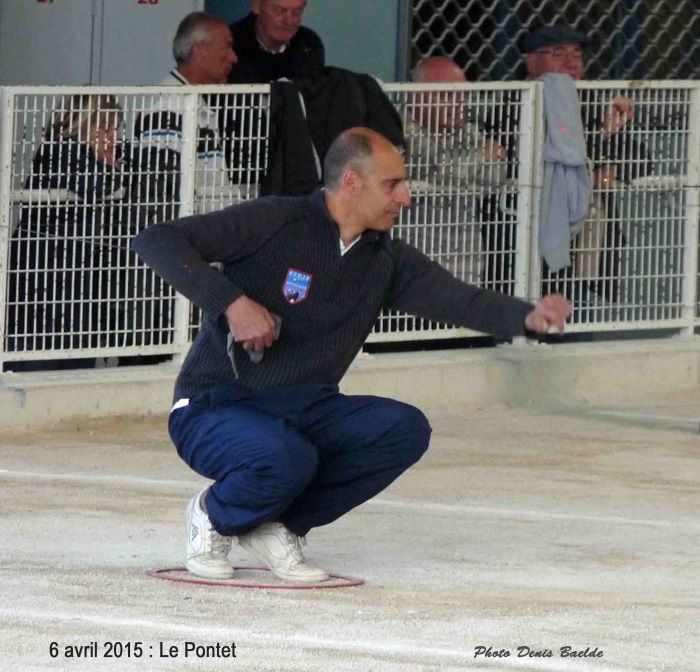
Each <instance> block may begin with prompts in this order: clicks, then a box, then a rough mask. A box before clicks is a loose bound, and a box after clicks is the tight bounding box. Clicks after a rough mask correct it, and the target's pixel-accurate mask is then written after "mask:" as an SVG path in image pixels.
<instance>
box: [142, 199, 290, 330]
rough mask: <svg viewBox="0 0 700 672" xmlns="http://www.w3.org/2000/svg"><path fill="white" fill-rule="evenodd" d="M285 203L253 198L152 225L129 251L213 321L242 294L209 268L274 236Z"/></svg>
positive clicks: (284, 216) (286, 213) (285, 214)
mask: <svg viewBox="0 0 700 672" xmlns="http://www.w3.org/2000/svg"><path fill="white" fill-rule="evenodd" d="M291 214H292V209H291V207H290V205H289V201H288V200H287V201H286V202H285V199H279V198H276V197H269V198H264V199H257V200H256V201H249V202H247V203H241V204H239V205H234V206H231V207H229V208H225V209H223V210H219V211H217V212H212V213H209V214H206V215H195V216H192V217H185V218H183V219H180V220H175V221H171V222H165V223H163V224H155V225H153V226H150V227H148V228H146V229H144V230H143V231H142V232H141V233H140V234H139V235H138V236H136V238H134V240H133V242H132V249H133V250H134V251H135V252H136V254H138V255H139V257H140V258H141V259H143V261H144V262H146V264H148V265H149V266H150V267H151V268H152V269H153V270H154V271H155V272H156V274H157V275H159V276H160V277H161V278H163V280H165V281H166V282H167V283H168V284H170V285H172V287H174V288H175V289H176V290H177V291H178V292H180V293H181V294H183V295H184V296H186V297H187V298H188V299H190V301H192V302H193V303H194V304H195V305H197V306H198V307H200V308H201V309H202V310H204V311H206V312H207V313H209V314H211V315H214V316H218V315H220V314H222V313H223V312H224V311H225V310H226V308H227V307H228V306H230V305H231V304H232V303H233V302H234V301H235V300H236V299H238V298H240V297H241V296H243V291H242V290H241V289H240V288H239V287H238V286H236V285H235V284H234V283H232V282H231V281H230V280H228V279H227V278H226V276H225V275H224V274H223V273H220V272H219V271H217V270H216V269H215V268H213V267H212V266H211V265H210V264H212V263H213V262H222V263H224V264H235V263H236V261H238V260H241V259H244V258H245V257H247V256H249V255H250V254H252V253H253V252H255V251H256V250H257V249H259V248H260V247H261V246H262V245H264V243H265V242H266V241H267V240H269V239H270V238H271V237H272V236H273V235H274V234H275V233H276V232H277V231H279V230H280V229H281V228H282V227H283V226H284V225H285V223H286V222H287V221H289V219H290V215H291Z"/></svg>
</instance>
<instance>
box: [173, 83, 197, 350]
mask: <svg viewBox="0 0 700 672" xmlns="http://www.w3.org/2000/svg"><path fill="white" fill-rule="evenodd" d="M183 98H184V101H183V103H184V109H183V113H182V140H183V146H182V153H181V171H182V174H181V179H180V194H179V198H180V208H179V216H180V217H187V216H188V215H192V214H194V211H195V207H194V204H195V183H196V182H195V180H196V175H195V171H196V166H197V109H198V107H199V95H198V94H196V93H188V94H184V95H183ZM173 329H174V333H173V345H175V346H177V348H178V349H177V352H176V354H174V355H173V361H174V362H179V363H181V362H182V361H183V360H184V358H185V355H186V354H187V350H188V349H189V346H190V342H189V340H190V339H189V330H190V301H189V300H187V299H186V298H185V297H184V296H182V294H179V293H176V294H175V307H174V314H173Z"/></svg>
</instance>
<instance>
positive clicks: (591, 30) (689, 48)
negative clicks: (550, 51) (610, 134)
mask: <svg viewBox="0 0 700 672" xmlns="http://www.w3.org/2000/svg"><path fill="white" fill-rule="evenodd" d="M410 11H411V14H412V36H411V47H412V48H411V52H412V53H411V65H414V64H415V63H416V62H417V61H419V60H420V59H421V58H425V57H426V56H448V57H449V58H452V59H453V60H454V61H456V62H457V63H458V64H459V65H460V67H462V69H463V70H464V71H465V73H466V75H467V79H468V80H469V81H489V80H490V81H498V80H512V79H516V80H517V79H525V78H526V72H525V67H524V63H523V58H522V53H521V49H520V47H521V41H522V39H523V37H524V35H525V34H526V33H528V32H530V31H531V30H533V29H535V28H537V27H539V26H541V25H550V24H555V23H566V24H568V25H571V26H573V27H574V28H576V29H577V30H580V31H581V32H584V33H586V34H587V35H589V36H590V38H591V39H592V44H591V45H590V46H589V47H588V53H587V57H586V70H585V73H584V79H592V80H594V79H697V78H698V77H700V0H412V3H411V8H410Z"/></svg>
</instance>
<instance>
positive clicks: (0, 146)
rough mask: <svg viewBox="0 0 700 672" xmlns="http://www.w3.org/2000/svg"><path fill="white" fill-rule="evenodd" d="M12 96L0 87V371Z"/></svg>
mask: <svg viewBox="0 0 700 672" xmlns="http://www.w3.org/2000/svg"><path fill="white" fill-rule="evenodd" d="M13 103H14V96H13V94H12V91H11V89H9V88H7V87H0V372H1V371H2V364H3V362H4V360H5V356H4V355H5V321H6V319H7V304H6V297H7V274H8V265H7V261H8V258H9V241H10V233H11V227H12V198H11V195H12V138H13V128H12V127H13V123H12V110H13V106H14V105H13Z"/></svg>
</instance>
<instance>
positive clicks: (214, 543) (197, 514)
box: [185, 488, 233, 579]
mask: <svg viewBox="0 0 700 672" xmlns="http://www.w3.org/2000/svg"><path fill="white" fill-rule="evenodd" d="M208 489H209V488H204V490H202V492H200V493H199V494H198V495H195V496H194V497H193V498H192V499H191V500H190V503H189V504H188V505H187V514H186V515H187V562H186V563H185V566H186V567H187V569H188V570H189V571H190V572H192V574H196V575H197V576H202V577H204V578H206V579H231V578H233V567H231V564H230V563H229V561H228V554H229V552H230V551H231V541H232V537H224V536H223V535H221V534H219V533H218V532H217V531H216V530H215V529H214V528H213V527H212V524H211V520H209V516H207V514H206V513H204V511H203V510H202V505H201V503H200V498H201V497H204V495H205V494H206V492H207V490H208Z"/></svg>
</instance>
